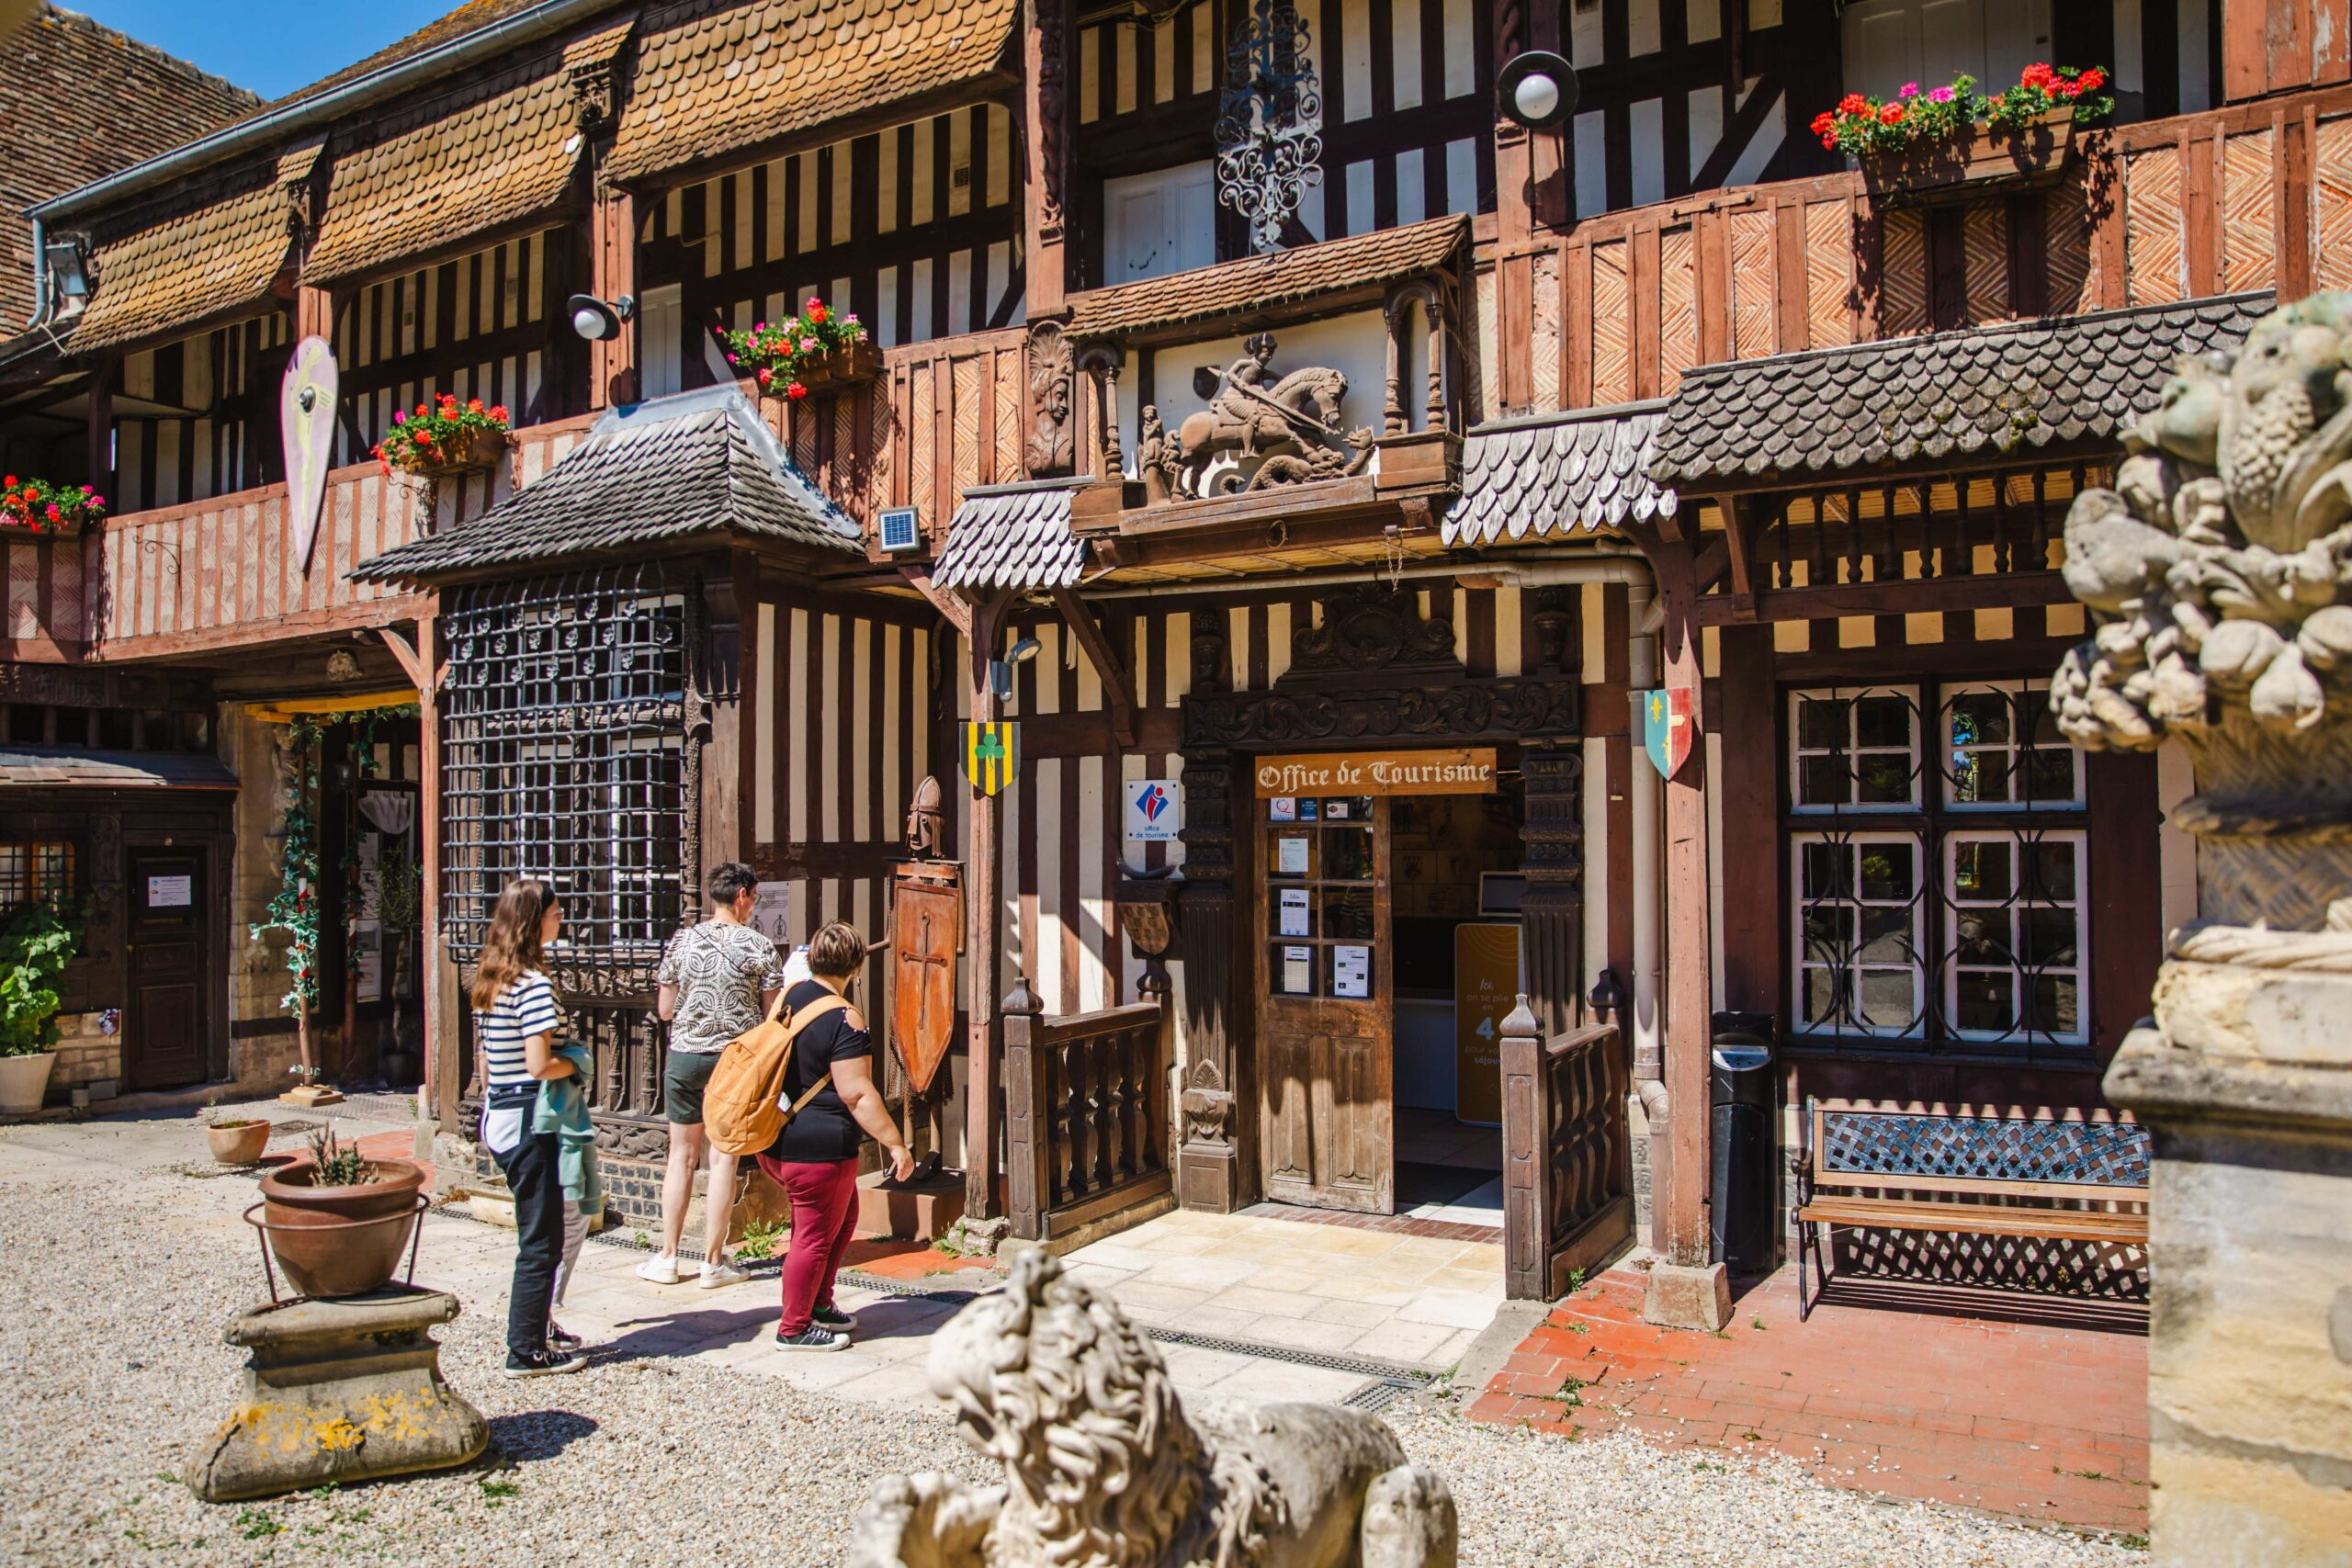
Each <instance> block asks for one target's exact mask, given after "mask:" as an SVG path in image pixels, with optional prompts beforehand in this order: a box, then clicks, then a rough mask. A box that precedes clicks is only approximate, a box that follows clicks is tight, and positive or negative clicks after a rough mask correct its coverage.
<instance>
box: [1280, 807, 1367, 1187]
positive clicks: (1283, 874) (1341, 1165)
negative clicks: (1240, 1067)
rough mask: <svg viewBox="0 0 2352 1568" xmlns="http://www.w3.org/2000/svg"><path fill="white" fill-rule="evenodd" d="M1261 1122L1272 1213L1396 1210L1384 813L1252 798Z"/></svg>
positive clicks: (1364, 808) (1365, 809)
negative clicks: (1284, 1209)
mask: <svg viewBox="0 0 2352 1568" xmlns="http://www.w3.org/2000/svg"><path fill="white" fill-rule="evenodd" d="M1256 806H1257V816H1258V822H1259V856H1258V865H1259V867H1260V873H1259V877H1258V897H1257V899H1256V904H1257V909H1256V926H1257V932H1258V938H1259V940H1258V942H1257V949H1258V979H1259V986H1258V995H1259V997H1260V998H1261V1000H1260V1003H1259V1010H1258V1042H1259V1062H1260V1069H1259V1075H1258V1098H1259V1126H1260V1127H1261V1129H1262V1136H1261V1145H1260V1147H1261V1150H1262V1158H1263V1168H1262V1176H1263V1179H1264V1182H1265V1193H1266V1196H1267V1198H1268V1199H1269V1200H1271V1201H1274V1202H1279V1203H1299V1204H1304V1205H1306V1206H1309V1207H1313V1208H1321V1209H1350V1210H1355V1211H1358V1212H1360V1213H1374V1214H1386V1213H1395V1212H1396V1202H1397V1157H1396V1127H1395V1120H1396V1106H1395V1098H1394V1077H1395V1058H1394V1050H1395V1040H1394V1032H1395V1025H1394V1019H1395V1007H1394V980H1393V971H1394V964H1395V954H1394V953H1393V952H1392V949H1391V935H1392V928H1391V922H1390V916H1389V881H1388V863H1389V852H1388V831H1389V829H1388V815H1389V813H1388V807H1389V802H1388V801H1387V800H1385V799H1384V798H1380V797H1375V796H1363V795H1277V796H1267V797H1262V798H1260V799H1259V800H1258V801H1257V803H1256Z"/></svg>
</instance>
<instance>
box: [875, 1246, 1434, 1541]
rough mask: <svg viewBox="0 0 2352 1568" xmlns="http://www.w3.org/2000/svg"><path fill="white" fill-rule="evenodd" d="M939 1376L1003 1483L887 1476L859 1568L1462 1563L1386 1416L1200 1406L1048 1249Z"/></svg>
mask: <svg viewBox="0 0 2352 1568" xmlns="http://www.w3.org/2000/svg"><path fill="white" fill-rule="evenodd" d="M931 1386H932V1389H933V1392H934V1393H938V1394H939V1395H940V1396H941V1397H942V1398H944V1399H945V1400H947V1401H948V1402H950V1403H951V1404H954V1405H955V1407H956V1423H957V1427H958V1428H959V1429H960V1430H961V1431H962V1433H963V1435H964V1438H965V1440H966V1441H967V1442H968V1443H970V1444H971V1445H972V1446H973V1447H974V1448H975V1449H978V1450H979V1451H980V1452H981V1453H983V1454H985V1455H987V1456H989V1458H991V1459H994V1460H996V1461H999V1462H1000V1463H1001V1464H1002V1465H1003V1466H1004V1484H1003V1485H1001V1486H989V1487H975V1486H969V1485H967V1484H965V1483H962V1482H959V1481H956V1480H954V1479H952V1478H950V1477H948V1476H945V1475H942V1474H939V1473H937V1472H927V1473H924V1474H921V1475H911V1476H910V1475H892V1476H887V1477H885V1478H884V1479H883V1480H882V1482H881V1483H879V1484H878V1485H877V1486H876V1488H875V1491H874V1496H873V1498H872V1500H871V1501H869V1502H868V1503H867V1504H866V1506H865V1510H864V1511H863V1512H862V1513H860V1514H859V1516H858V1518H857V1523H856V1526H855V1529H854V1537H853V1540H852V1543H851V1547H850V1558H849V1561H850V1562H851V1564H852V1568H1042V1565H1044V1564H1048V1563H1050V1564H1054V1565H1055V1568H1454V1563H1455V1549H1454V1530H1455V1520H1454V1512H1453V1495H1451V1494H1450V1493H1449V1492H1448V1491H1447V1490H1446V1485H1445V1482H1444V1479H1443V1478H1442V1477H1441V1476H1440V1475H1438V1474H1437V1472H1434V1471H1430V1470H1425V1469H1422V1468H1420V1467H1418V1466H1414V1465H1408V1464H1407V1463H1406V1462H1405V1452H1404V1450H1403V1448H1402V1447H1401V1446H1399V1445H1398V1443H1397V1436H1396V1434H1395V1433H1393V1432H1391V1431H1390V1430H1389V1429H1388V1427H1387V1426H1386V1425H1385V1423H1383V1422H1381V1421H1378V1420H1376V1419H1374V1417H1372V1416H1366V1415H1363V1414H1361V1413H1360V1412H1357V1411H1352V1410H1343V1409H1340V1407H1338V1406H1337V1405H1325V1404H1265V1405H1260V1406H1257V1407H1255V1408H1252V1409H1234V1410H1222V1409H1221V1410H1217V1411H1214V1412H1211V1411H1206V1410H1204V1412H1203V1414H1202V1415H1201V1416H1197V1417H1195V1416H1192V1415H1189V1414H1188V1413H1187V1412H1186V1411H1185V1409H1184V1407H1183V1405H1182V1404H1181V1403H1180V1402H1179V1401H1178V1399H1177V1397H1176V1390H1175V1387H1174V1385H1173V1384H1171V1383H1170V1382H1169V1378H1168V1369H1167V1367H1166V1365H1165V1364H1164V1363H1162V1362H1161V1360H1160V1359H1159V1352H1158V1351H1157V1350H1155V1349H1154V1348H1152V1345H1151V1342H1150V1341H1149V1340H1148V1338H1146V1337H1144V1336H1143V1335H1142V1334H1141V1333H1139V1332H1137V1331H1136V1327H1135V1325H1132V1324H1130V1323H1129V1322H1128V1321H1127V1320H1126V1318H1125V1316H1124V1315H1123V1314H1121V1313H1120V1312H1119V1310H1118V1309H1117V1308H1116V1307H1114V1306H1113V1305H1112V1304H1111V1303H1109V1302H1107V1301H1105V1300H1104V1299H1103V1298H1102V1297H1101V1296H1098V1295H1096V1294H1095V1293H1094V1292H1092V1291H1091V1290H1090V1289H1088V1288H1087V1287H1086V1286H1085V1285H1083V1284H1081V1283H1080V1282H1079V1281H1077V1280H1072V1279H1070V1278H1069V1276H1068V1275H1066V1274H1065V1273H1063V1271H1062V1267H1061V1264H1060V1263H1059V1262H1057V1260H1055V1259H1053V1258H1048V1257H1046V1255H1045V1254H1044V1253H1043V1252H1042V1251H1035V1250H1033V1251H1030V1252H1026V1253H1023V1255H1022V1256H1021V1258H1019V1259H1018V1260H1017V1261H1016V1262H1015V1263H1014V1264H1013V1266H1012V1279H1011V1281H1010V1282H1009V1283H1008V1285H1007V1286H1006V1288H1005V1289H1004V1290H1002V1291H1000V1292H994V1293H992V1294H989V1295H987V1296H983V1297H982V1298H981V1299H979V1300H978V1301H977V1302H974V1303H972V1304H971V1305H970V1306H967V1307H966V1308H965V1309H964V1310H963V1311H962V1312H960V1313H958V1314H956V1316H955V1318H954V1319H953V1320H952V1321H951V1322H950V1323H949V1324H948V1325H947V1326H946V1327H945V1328H944V1329H942V1330H941V1331H940V1334H939V1337H938V1339H937V1340H936V1342H935V1343H934V1344H933V1347H932V1352H931Z"/></svg>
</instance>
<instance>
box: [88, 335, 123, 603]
mask: <svg viewBox="0 0 2352 1568" xmlns="http://www.w3.org/2000/svg"><path fill="white" fill-rule="evenodd" d="M121 373H122V364H121V361H119V360H118V359H117V358H115V357H114V356H113V355H105V356H103V357H101V358H99V359H98V361H97V362H96V364H94V365H92V366H91V367H90V400H89V409H88V416H87V422H86V426H85V428H86V430H87V432H88V440H89V453H88V459H89V465H90V488H91V489H92V490H95V491H97V492H98V493H99V494H100V495H102V496H105V497H106V498H107V505H108V506H109V507H116V503H117V502H119V500H120V499H121V498H120V497H119V496H117V495H116V494H115V492H114V383H115V378H117V377H118V376H119V375H120V374H121ZM117 510H119V507H117ZM85 635H87V634H86V633H85Z"/></svg>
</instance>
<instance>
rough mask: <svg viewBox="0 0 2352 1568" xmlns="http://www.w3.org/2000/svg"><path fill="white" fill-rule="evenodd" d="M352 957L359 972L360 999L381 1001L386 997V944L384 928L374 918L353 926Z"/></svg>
mask: <svg viewBox="0 0 2352 1568" xmlns="http://www.w3.org/2000/svg"><path fill="white" fill-rule="evenodd" d="M351 959H352V964H353V966H354V968H355V969H356V972H357V982H356V983H357V985H358V987H359V999H360V1000H361V1001H363V1002H380V1001H382V1000H383V999H384V945H383V940H382V928H381V927H380V926H379V925H378V924H377V922H376V921H374V920H359V921H356V922H355V923H354V924H353V926H352V928H351Z"/></svg>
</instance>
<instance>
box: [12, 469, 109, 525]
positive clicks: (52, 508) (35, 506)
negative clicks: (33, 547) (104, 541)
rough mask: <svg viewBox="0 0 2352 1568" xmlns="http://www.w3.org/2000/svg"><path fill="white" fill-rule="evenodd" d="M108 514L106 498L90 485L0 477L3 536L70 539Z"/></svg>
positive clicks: (14, 476) (13, 476)
mask: <svg viewBox="0 0 2352 1568" xmlns="http://www.w3.org/2000/svg"><path fill="white" fill-rule="evenodd" d="M106 514H107V502H106V497H104V496H102V495H100V494H98V492H97V491H94V490H92V489H91V488H90V487H89V486H88V485H60V484H51V483H50V482H49V481H48V480H47V479H18V478H17V476H16V475H14V474H7V475H5V476H0V533H10V534H38V535H40V536H43V537H47V538H58V539H70V538H72V537H74V536H75V535H77V534H79V533H80V532H81V531H82V530H83V528H84V527H85V525H89V524H93V523H96V522H98V521H100V520H101V519H103V518H104V517H105V516H106Z"/></svg>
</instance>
